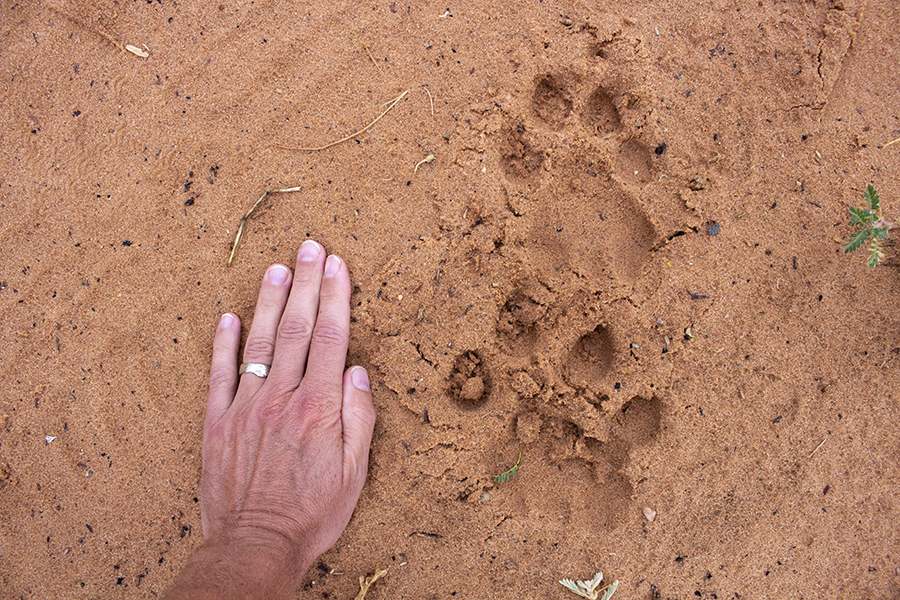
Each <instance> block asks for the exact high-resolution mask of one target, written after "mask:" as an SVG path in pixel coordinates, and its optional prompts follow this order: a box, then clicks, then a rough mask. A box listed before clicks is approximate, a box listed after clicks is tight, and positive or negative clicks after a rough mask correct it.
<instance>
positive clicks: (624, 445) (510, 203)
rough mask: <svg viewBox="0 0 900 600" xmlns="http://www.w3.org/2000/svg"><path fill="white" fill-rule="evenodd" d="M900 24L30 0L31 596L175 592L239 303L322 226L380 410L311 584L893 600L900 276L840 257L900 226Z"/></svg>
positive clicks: (20, 469) (633, 4)
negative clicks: (205, 427)
mask: <svg viewBox="0 0 900 600" xmlns="http://www.w3.org/2000/svg"><path fill="white" fill-rule="evenodd" d="M898 22H900V8H898V6H897V4H896V2H893V1H892V0H872V1H871V2H869V3H868V4H864V3H862V2H859V1H857V0H829V1H818V0H816V1H805V2H801V1H799V0H790V1H773V0H761V1H759V2H733V1H729V0H710V1H703V2H700V1H697V2H692V3H685V2H678V1H676V0H659V1H654V2H638V1H634V0H624V1H618V2H597V3H588V2H577V1H574V0H562V1H557V0H545V1H543V2H528V3H525V2H521V3H518V2H509V3H505V4H504V5H499V4H497V3H488V2H484V3H483V2H474V1H472V0H460V1H454V2H450V3H446V4H438V3H436V2H427V1H426V2H416V3H409V2H400V1H399V0H396V1H395V0H373V1H370V2H359V3H357V2H347V1H346V0H331V1H329V2H321V1H318V0H315V1H312V2H291V1H289V0H257V1H250V2H248V1H245V0H240V1H228V2H226V1H225V0H221V3H218V2H198V3H194V2H183V1H178V2H174V1H172V0H140V1H126V0H119V1H112V0H105V1H102V2H75V1H74V0H71V1H66V0H55V1H52V2H51V1H48V2H44V3H28V2H19V3H16V2H12V1H11V0H5V1H4V2H2V8H0V23H2V25H0V39H2V43H0V77H2V91H0V108H2V125H0V140H2V144H0V190H2V191H0V219H2V230H0V311H2V315H3V317H2V320H3V326H2V328H0V365H2V370H0V389H2V392H0V431H2V433H0V436H2V437H0V514H2V524H0V540H2V541H0V571H2V579H0V596H2V597H3V598H61V597H66V598H126V597H127V598H149V597H157V596H159V595H161V594H162V593H163V592H164V591H165V589H166V587H167V586H168V585H169V584H170V583H171V581H172V580H173V578H174V576H175V574H176V573H177V571H178V570H179V568H180V567H181V566H182V565H183V564H184V562H185V561H186V559H187V557H188V556H189V555H190V553H191V551H192V550H193V549H195V548H196V547H197V546H198V545H199V544H201V543H202V538H203V536H202V531H201V526H200V505H199V503H198V497H199V475H200V468H201V456H200V438H201V423H202V419H203V411H204V401H205V391H206V377H207V369H208V362H209V358H210V350H211V338H212V334H213V331H214V327H215V323H216V321H217V318H218V315H220V314H221V313H222V312H224V311H226V310H231V311H235V312H237V313H238V314H239V315H241V316H242V317H243V318H244V320H245V321H249V319H250V316H251V315H252V308H253V305H254V301H255V294H256V292H257V289H258V282H259V280H260V278H261V276H262V272H263V270H264V268H265V267H266V266H267V265H268V264H270V263H272V262H275V261H280V262H285V263H287V264H292V261H293V257H294V255H295V251H296V248H297V246H298V245H299V243H300V242H301V241H302V240H304V239H306V238H307V237H314V238H315V239H317V240H319V241H321V242H323V243H324V244H325V245H326V247H327V248H328V249H329V251H331V252H335V253H338V254H340V255H341V256H342V257H344V258H345V259H346V261H347V263H348V265H349V267H350V271H351V275H352V277H353V280H354V283H355V284H356V287H355V289H354V295H353V328H354V329H353V339H352V341H351V357H350V360H352V361H353V362H357V363H360V364H364V365H366V366H367V367H368V368H369V369H370V371H371V373H372V378H373V384H374V389H375V403H376V406H377V409H378V415H379V417H378V418H379V420H378V424H377V426H376V433H375V440H374V442H373V446H372V453H371V467H370V476H369V480H368V483H367V485H366V488H365V489H364V491H363V494H362V497H361V499H360V503H359V506H358V508H357V510H356V513H355V516H354V518H353V520H352V522H351V524H350V526H349V528H348V529H347V531H346V532H345V534H344V536H343V537H342V538H341V540H340V541H339V543H338V545H337V546H336V547H335V548H334V549H332V550H331V551H329V552H328V553H327V554H325V555H324V556H323V557H322V559H321V560H322V562H321V563H320V564H319V565H318V568H314V569H313V570H312V571H311V572H310V573H309V575H308V576H307V579H306V583H305V587H304V589H303V590H302V591H301V592H300V596H301V597H304V598H319V597H321V598H352V597H354V595H355V594H356V591H357V583H356V579H357V577H358V576H359V575H360V574H366V573H370V574H371V573H372V572H374V571H375V570H376V569H379V568H388V570H389V573H388V575H387V576H386V577H385V578H384V579H382V580H381V581H379V582H378V583H377V584H376V585H375V586H374V588H373V589H372V590H371V591H370V592H369V596H368V598H369V599H370V600H378V599H381V598H384V599H386V598H408V599H421V598H426V599H431V598H435V599H436V598H455V599H459V598H473V599H475V598H498V599H510V600H511V599H521V598H548V599H560V600H562V599H565V598H574V596H573V595H571V594H570V593H569V592H567V591H566V590H564V589H563V588H562V586H560V585H559V584H558V583H557V580H559V579H560V578H563V577H575V578H581V579H583V578H589V577H590V576H591V575H593V573H594V572H595V571H603V572H604V573H605V574H606V578H607V579H610V580H612V579H617V580H618V581H619V582H620V584H619V591H618V593H617V595H616V598H621V599H623V600H624V599H627V598H641V599H657V598H658V599H663V598H681V599H685V598H719V599H725V598H896V597H898V595H900V572H898V558H900V557H898V553H900V534H898V529H897V523H898V522H900V505H898V501H897V496H896V491H897V485H898V482H900V468H898V465H897V459H898V450H900V441H898V429H900V427H898V422H897V417H898V400H900V399H898V397H897V394H898V392H897V390H898V384H900V376H898V368H900V336H898V333H897V332H898V331H900V310H898V302H897V297H898V295H900V289H898V271H897V268H896V265H897V264H900V261H898V260H897V258H896V254H897V250H896V248H895V247H894V246H893V245H891V246H889V247H888V248H887V254H888V256H887V261H886V263H887V264H886V265H883V266H880V267H878V268H877V269H875V270H869V269H867V268H866V267H865V266H864V259H865V257H864V256H862V255H845V254H843V252H842V250H841V244H842V241H843V240H845V239H846V238H847V237H848V236H849V234H850V232H851V229H850V227H849V226H848V224H847V220H848V219H847V207H848V206H850V205H858V204H860V203H861V201H862V193H863V190H864V189H865V186H866V185H868V184H873V185H874V186H875V187H876V188H877V189H878V191H879V192H880V194H881V197H882V199H883V201H884V203H885V207H886V209H885V210H886V214H887V216H888V218H891V217H892V216H893V218H894V220H897V219H898V218H900V202H898V199H900V182H898V177H897V173H898V168H900V143H897V144H893V145H889V142H890V141H891V140H895V139H897V138H900V90H898V85H897V82H898V80H900V68H898V64H900V38H898V35H900V34H898V28H897V23H898ZM125 44H131V45H134V46H136V47H138V48H141V49H145V50H146V51H147V52H148V53H149V57H147V58H141V57H139V56H137V55H135V54H133V53H130V52H126V51H124V50H122V47H123V46H124V45H125ZM407 90H408V92H409V93H408V94H407V95H406V96H404V97H403V98H402V99H401V101H400V102H398V103H397V105H396V106H395V107H393V108H392V109H391V110H390V111H389V112H388V113H387V114H386V115H385V116H384V118H383V119H382V120H380V121H379V122H378V123H377V124H376V125H375V126H374V127H372V128H371V129H370V130H369V131H367V132H365V133H363V134H361V135H359V136H357V137H356V138H354V139H353V140H350V141H347V142H345V143H343V144H341V145H338V146H335V147H333V148H330V149H327V150H323V151H319V152H304V151H299V150H286V149H283V148H279V147H277V145H281V146H293V147H306V146H319V145H323V144H325V143H328V142H331V141H334V140H337V139H340V138H341V137H344V136H346V135H348V134H350V133H353V132H355V131H357V130H359V129H361V128H363V127H365V125H366V124H367V123H369V122H371V121H372V120H373V119H374V118H375V117H376V116H378V115H379V114H380V113H381V112H382V111H383V110H384V109H385V107H386V106H387V105H386V104H385V103H386V102H389V101H391V100H392V99H394V98H396V97H398V96H399V95H400V94H401V93H402V92H404V91H407ZM429 155H430V156H433V157H434V159H433V160H432V161H431V162H424V163H422V164H421V165H420V166H419V167H418V170H415V166H416V164H417V163H419V162H420V161H422V160H423V159H425V158H426V157H428V156H429ZM292 186H298V187H301V188H302V189H301V191H299V192H296V193H292V194H280V195H275V196H271V197H270V198H267V199H266V201H265V202H263V203H262V204H261V206H260V209H259V210H258V212H257V213H256V215H255V216H254V218H252V219H250V220H249V221H248V222H247V227H246V229H245V231H244V236H243V241H242V244H241V246H240V248H239V249H238V251H237V253H236V256H235V259H234V263H233V265H232V266H231V267H227V266H226V262H227V260H228V255H229V251H230V249H231V243H232V240H233V238H234V235H235V231H236V229H237V226H238V223H239V220H240V217H241V215H242V214H243V213H244V212H246V211H247V210H248V208H249V207H250V206H251V205H252V204H253V202H254V201H255V200H256V199H257V198H258V197H259V196H260V194H261V193H262V192H263V191H265V190H267V189H271V188H276V187H292ZM520 453H521V462H520V464H519V467H518V473H517V474H516V475H515V476H514V477H512V478H511V479H510V480H509V481H507V482H505V483H496V482H495V481H494V480H493V476H494V475H497V474H499V473H501V472H502V471H504V470H506V469H508V468H509V467H510V466H512V465H513V464H514V463H515V462H516V459H517V457H518V456H519V454H520ZM645 513H646V514H645ZM646 515H650V516H653V518H652V519H650V518H648V517H647V516H646Z"/></svg>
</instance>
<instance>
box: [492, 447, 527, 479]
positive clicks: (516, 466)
mask: <svg viewBox="0 0 900 600" xmlns="http://www.w3.org/2000/svg"><path fill="white" fill-rule="evenodd" d="M521 460H522V453H521V452H519V458H517V459H516V464H514V465H513V466H512V468H510V469H509V470H508V471H503V472H502V473H500V474H499V475H494V481H495V482H496V483H506V482H507V481H509V480H510V479H512V478H513V477H515V475H516V473H518V472H519V462H521Z"/></svg>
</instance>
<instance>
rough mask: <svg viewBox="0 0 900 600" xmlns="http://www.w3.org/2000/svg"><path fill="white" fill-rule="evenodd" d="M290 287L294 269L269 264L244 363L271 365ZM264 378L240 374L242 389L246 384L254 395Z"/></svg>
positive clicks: (254, 315) (245, 349) (257, 302)
mask: <svg viewBox="0 0 900 600" xmlns="http://www.w3.org/2000/svg"><path fill="white" fill-rule="evenodd" d="M290 289H291V270H290V269H288V268H287V267H285V266H284V265H272V266H271V267H269V268H268V270H267V271H266V275H265V277H264V278H263V283H262V287H261V288H260V290H259V298H258V299H257V301H256V311H255V312H254V313H253V324H252V326H251V327H250V333H249V335H248V336H247V344H246V345H245V346H244V360H243V362H245V363H261V364H264V365H269V366H271V364H272V359H273V356H274V354H275V336H276V333H277V331H278V323H279V322H280V321H281V313H282V312H284V305H285V303H286V302H287V298H288V293H289V292H290ZM264 381H265V380H264V379H262V378H260V377H257V376H256V375H253V374H252V373H245V374H243V375H242V376H241V383H242V388H241V389H242V390H243V389H244V387H246V388H247V390H248V391H249V392H251V395H252V392H254V391H256V390H258V389H259V388H260V387H261V386H262V384H263V382H264Z"/></svg>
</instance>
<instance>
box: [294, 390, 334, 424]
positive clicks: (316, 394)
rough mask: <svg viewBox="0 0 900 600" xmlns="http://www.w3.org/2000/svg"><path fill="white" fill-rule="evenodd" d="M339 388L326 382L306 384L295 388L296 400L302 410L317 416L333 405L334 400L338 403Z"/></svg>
mask: <svg viewBox="0 0 900 600" xmlns="http://www.w3.org/2000/svg"><path fill="white" fill-rule="evenodd" d="M340 397H341V389H340V387H339V386H331V385H329V384H326V383H316V384H315V385H306V386H303V387H301V388H300V389H298V390H297V402H298V404H299V405H300V406H301V407H302V409H303V411H304V412H307V413H313V415H314V417H313V418H319V417H320V416H321V413H322V412H324V411H325V410H327V409H328V408H329V407H333V406H334V404H335V400H337V404H338V405H340Z"/></svg>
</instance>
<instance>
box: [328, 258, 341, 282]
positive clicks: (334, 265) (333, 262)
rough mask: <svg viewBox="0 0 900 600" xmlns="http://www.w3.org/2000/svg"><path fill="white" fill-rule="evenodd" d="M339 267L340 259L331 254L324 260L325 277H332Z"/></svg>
mask: <svg viewBox="0 0 900 600" xmlns="http://www.w3.org/2000/svg"><path fill="white" fill-rule="evenodd" d="M340 269H341V259H339V258H338V257H337V256H334V255H333V254H332V255H331V256H329V257H328V260H326V261H325V277H334V276H335V275H337V272H338V271H339V270H340Z"/></svg>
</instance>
